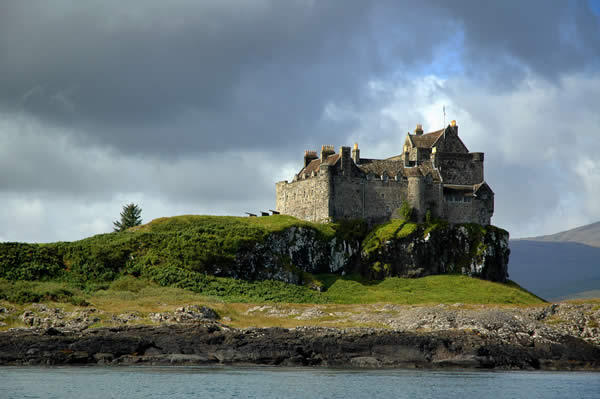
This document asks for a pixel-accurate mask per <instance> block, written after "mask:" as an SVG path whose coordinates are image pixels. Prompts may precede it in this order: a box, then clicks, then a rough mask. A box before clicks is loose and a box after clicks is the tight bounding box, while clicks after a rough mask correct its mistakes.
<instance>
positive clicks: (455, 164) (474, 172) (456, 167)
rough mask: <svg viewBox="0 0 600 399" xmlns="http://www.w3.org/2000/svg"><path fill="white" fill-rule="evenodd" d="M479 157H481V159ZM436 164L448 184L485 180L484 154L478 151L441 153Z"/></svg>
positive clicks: (472, 182)
mask: <svg viewBox="0 0 600 399" xmlns="http://www.w3.org/2000/svg"><path fill="white" fill-rule="evenodd" d="M478 158H481V161H480V160H478ZM476 159H477V160H476ZM436 166H437V167H438V169H439V170H440V173H441V174H442V178H443V179H444V182H445V183H447V184H464V185H468V184H477V183H480V182H482V181H483V154H481V153H478V152H476V153H466V154H460V153H455V154H450V153H439V154H438V155H437V159H436Z"/></svg>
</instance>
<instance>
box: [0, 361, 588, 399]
mask: <svg viewBox="0 0 600 399" xmlns="http://www.w3.org/2000/svg"><path fill="white" fill-rule="evenodd" d="M0 398H1V399H12V398H19V399H22V398H60V399H69V398H77V399H88V398H128V399H136V398H186V399H187V398H267V399H269V398H285V399H292V398H461V399H466V398H490V399H498V398H561V399H563V398H600V374H598V373H584V372H573V373H563V372H485V371H423V370H418V371H412V370H410V371H408V370H383V371H382V370H372V371H371V370H369V371H349V370H328V369H299V368H260V367H248V368H245V367H79V368H76V367H57V368H35V367H13V368H11V367H5V368H0Z"/></svg>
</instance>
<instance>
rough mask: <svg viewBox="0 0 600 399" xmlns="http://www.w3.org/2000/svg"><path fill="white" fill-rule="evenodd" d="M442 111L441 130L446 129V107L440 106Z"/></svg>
mask: <svg viewBox="0 0 600 399" xmlns="http://www.w3.org/2000/svg"><path fill="white" fill-rule="evenodd" d="M442 110H443V111H444V124H443V125H442V129H445V128H446V106H445V105H443V106H442Z"/></svg>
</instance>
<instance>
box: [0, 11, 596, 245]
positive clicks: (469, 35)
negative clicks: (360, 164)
mask: <svg viewBox="0 0 600 399" xmlns="http://www.w3.org/2000/svg"><path fill="white" fill-rule="evenodd" d="M444 106H445V109H446V123H448V122H449V121H450V120H452V119H455V120H456V121H457V124H458V126H459V134H460V136H461V138H462V139H463V141H464V142H465V144H466V145H467V147H468V148H469V150H470V151H474V152H475V151H476V152H485V157H486V158H485V179H486V181H487V182H488V184H489V185H490V186H491V187H492V189H493V190H494V192H495V194H496V196H495V214H494V217H493V219H492V223H493V224H495V225H497V226H501V227H503V228H505V229H507V230H509V231H510V232H511V236H512V237H525V236H536V235H541V234H551V233H555V232H558V231H561V230H565V229H569V228H573V227H577V226H581V225H584V224H588V223H593V222H597V221H599V220H600V200H599V198H600V156H599V154H600V2H591V1H590V2H587V1H585V0H579V1H558V0H557V1H554V0H550V1H548V0H528V1H526V2H523V1H513V0H508V1H506V0H505V1H502V2H499V1H497V2H482V1H477V0H474V1H467V0H453V1H451V2H449V1H445V0H421V1H419V2H414V1H401V0H378V1H368V0H356V1H354V0H327V1H317V0H286V1H280V0H235V1H232V0H203V1H197V0H171V1H168V2H167V1H164V0H145V1H130V2H122V1H120V0H119V1H117V0H102V1H86V2H82V1H77V0H71V1H67V0H53V1H42V0H39V1H26V2H25V1H17V0H15V1H3V2H1V3H0V171H1V173H0V204H2V206H1V207H0V241H25V242H52V241H71V240H77V239H81V238H84V237H88V236H91V235H94V234H99V233H106V232H110V231H112V222H113V221H114V220H117V219H118V218H119V212H120V211H121V209H122V206H123V205H124V204H127V203H136V204H138V205H139V206H140V208H141V209H142V218H143V219H144V222H148V221H150V220H152V219H154V218H158V217H163V216H174V215H181V214H215V215H240V216H243V215H244V212H254V213H257V212H259V211H261V210H268V209H274V206H275V182H276V181H280V180H291V179H292V177H293V175H294V173H297V172H298V170H299V169H300V168H301V166H302V157H303V153H304V150H307V149H312V150H317V149H319V148H320V146H321V145H323V144H331V145H334V146H335V147H336V148H339V147H340V146H342V145H352V144H353V143H354V142H358V143H359V146H360V149H361V155H362V156H363V157H366V158H387V157H390V156H394V155H397V154H399V153H400V152H401V151H402V150H401V148H402V144H403V141H404V138H405V136H406V133H407V131H413V130H414V128H415V125H416V124H423V128H424V130H425V131H433V130H437V129H440V128H442V126H443V123H444V115H443V112H442V109H443V107H444Z"/></svg>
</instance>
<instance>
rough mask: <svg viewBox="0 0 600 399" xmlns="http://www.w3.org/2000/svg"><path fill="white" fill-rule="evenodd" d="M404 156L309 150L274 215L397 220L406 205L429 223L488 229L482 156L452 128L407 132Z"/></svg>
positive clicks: (489, 194)
mask: <svg viewBox="0 0 600 399" xmlns="http://www.w3.org/2000/svg"><path fill="white" fill-rule="evenodd" d="M403 150H404V151H403V152H402V154H400V155H396V156H393V157H391V158H387V159H370V158H361V157H360V150H359V148H358V145H357V144H354V148H353V149H352V150H351V149H350V147H341V148H340V151H339V152H338V153H335V150H334V148H333V146H322V147H321V153H320V154H317V152H316V151H305V153H304V166H303V168H302V169H301V170H300V172H298V174H296V175H295V176H294V179H293V181H291V182H288V181H287V180H285V181H281V182H278V183H277V184H276V195H277V205H276V210H277V212H279V213H282V214H285V215H291V216H295V217H297V218H300V219H304V220H309V221H317V222H327V221H334V220H340V219H364V220H366V221H368V222H369V223H381V222H385V221H387V220H390V219H394V218H399V217H401V216H400V212H399V209H400V207H401V206H402V204H403V203H404V202H408V204H409V205H410V206H411V207H412V208H413V215H415V216H416V218H417V219H418V220H423V219H424V218H425V216H426V215H427V214H428V213H429V214H431V216H433V217H437V218H442V219H445V220H447V221H448V222H450V223H479V224H482V225H488V224H490V220H491V218H492V214H493V213H494V192H493V191H492V189H491V188H490V187H489V186H488V185H487V183H486V182H485V180H484V178H483V153H481V152H469V150H468V149H467V147H466V146H465V145H464V143H463V142H462V140H461V139H460V137H458V126H457V125H456V121H452V122H451V123H450V125H448V126H447V127H446V128H445V129H441V130H438V131H435V132H431V133H427V134H423V128H422V127H421V125H417V128H416V129H415V131H414V134H410V133H407V135H406V140H405V142H404V149H403Z"/></svg>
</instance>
